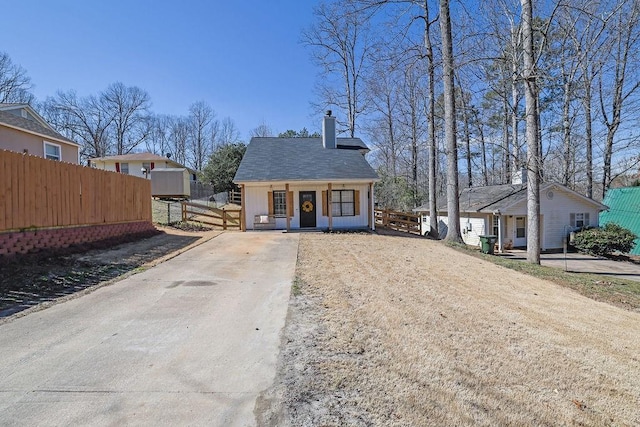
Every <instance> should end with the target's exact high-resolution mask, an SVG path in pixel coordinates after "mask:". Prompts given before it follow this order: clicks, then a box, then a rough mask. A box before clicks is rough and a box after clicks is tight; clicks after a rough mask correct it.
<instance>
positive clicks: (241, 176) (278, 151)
mask: <svg viewBox="0 0 640 427" xmlns="http://www.w3.org/2000/svg"><path fill="white" fill-rule="evenodd" d="M355 139H357V138H348V139H344V141H345V142H346V144H344V145H349V146H350V147H354V148H366V145H364V143H362V141H359V142H357V143H356V142H354V140H355ZM342 142H343V138H338V140H337V145H338V147H339V146H340V145H341V144H342ZM331 180H372V181H377V180H378V174H377V173H376V171H374V170H373V168H372V167H371V165H369V163H368V162H367V160H366V159H365V158H364V156H363V155H362V154H361V153H360V151H359V150H357V149H340V148H334V149H327V148H324V147H323V146H322V138H252V139H251V142H250V143H249V145H248V146H247V151H246V153H245V154H244V157H243V158H242V162H241V163H240V167H239V168H238V171H237V172H236V176H235V178H234V179H233V181H234V182H236V183H240V182H259V181H331Z"/></svg>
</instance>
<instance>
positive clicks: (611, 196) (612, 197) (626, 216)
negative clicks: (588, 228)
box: [600, 187, 640, 255]
mask: <svg viewBox="0 0 640 427" xmlns="http://www.w3.org/2000/svg"><path fill="white" fill-rule="evenodd" d="M602 203H604V204H605V205H607V206H609V210H607V211H603V212H600V225H605V224H607V223H610V222H612V223H615V224H618V225H620V226H622V227H624V228H628V229H629V230H631V231H632V232H633V233H634V234H635V235H636V236H640V187H623V188H611V189H609V190H607V194H606V196H605V198H604V200H603V201H602ZM635 243H636V245H635V247H634V248H633V249H632V250H631V252H630V253H632V254H634V255H640V237H639V238H638V239H636V240H635Z"/></svg>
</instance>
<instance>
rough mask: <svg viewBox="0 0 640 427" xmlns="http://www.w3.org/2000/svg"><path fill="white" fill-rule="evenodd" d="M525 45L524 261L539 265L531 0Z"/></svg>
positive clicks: (526, 5)
mask: <svg viewBox="0 0 640 427" xmlns="http://www.w3.org/2000/svg"><path fill="white" fill-rule="evenodd" d="M520 4H521V7H522V34H523V47H524V52H523V53H524V76H523V77H524V81H525V101H526V113H525V115H526V123H527V131H526V137H527V215H528V227H527V232H528V233H527V261H528V262H530V263H532V264H540V181H539V180H540V171H539V159H538V156H539V151H538V147H539V140H538V137H539V133H538V123H539V122H538V118H537V114H538V109H537V98H538V88H537V86H536V66H535V59H534V54H533V28H532V25H533V6H532V0H520Z"/></svg>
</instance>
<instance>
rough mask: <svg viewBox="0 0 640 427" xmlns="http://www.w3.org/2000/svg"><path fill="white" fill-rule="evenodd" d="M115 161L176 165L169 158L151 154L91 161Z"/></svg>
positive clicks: (108, 157)
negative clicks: (160, 162)
mask: <svg viewBox="0 0 640 427" xmlns="http://www.w3.org/2000/svg"><path fill="white" fill-rule="evenodd" d="M94 160H95V161H115V162H123V161H124V162H126V161H133V162H135V161H142V162H146V161H151V162H159V161H163V162H171V163H176V164H179V163H178V162H176V161H175V160H172V159H170V158H169V157H164V156H160V155H158V154H153V153H131V154H120V155H117V156H105V157H94V158H93V159H91V161H94Z"/></svg>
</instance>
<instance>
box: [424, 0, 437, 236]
mask: <svg viewBox="0 0 640 427" xmlns="http://www.w3.org/2000/svg"><path fill="white" fill-rule="evenodd" d="M423 20H424V45H425V50H426V55H425V57H426V59H427V75H428V77H429V92H428V96H427V99H428V101H427V106H426V108H427V123H428V129H429V130H428V133H427V135H428V138H427V139H428V144H429V167H428V175H429V231H430V233H431V236H432V237H436V236H438V235H439V234H438V215H437V213H438V210H437V206H436V198H437V194H436V165H437V156H438V150H437V142H436V120H435V108H436V104H435V103H436V95H435V74H436V67H435V60H434V56H433V43H432V41H431V26H432V25H433V24H434V22H433V21H431V19H430V18H429V2H428V1H427V0H425V1H424V14H423Z"/></svg>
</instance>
